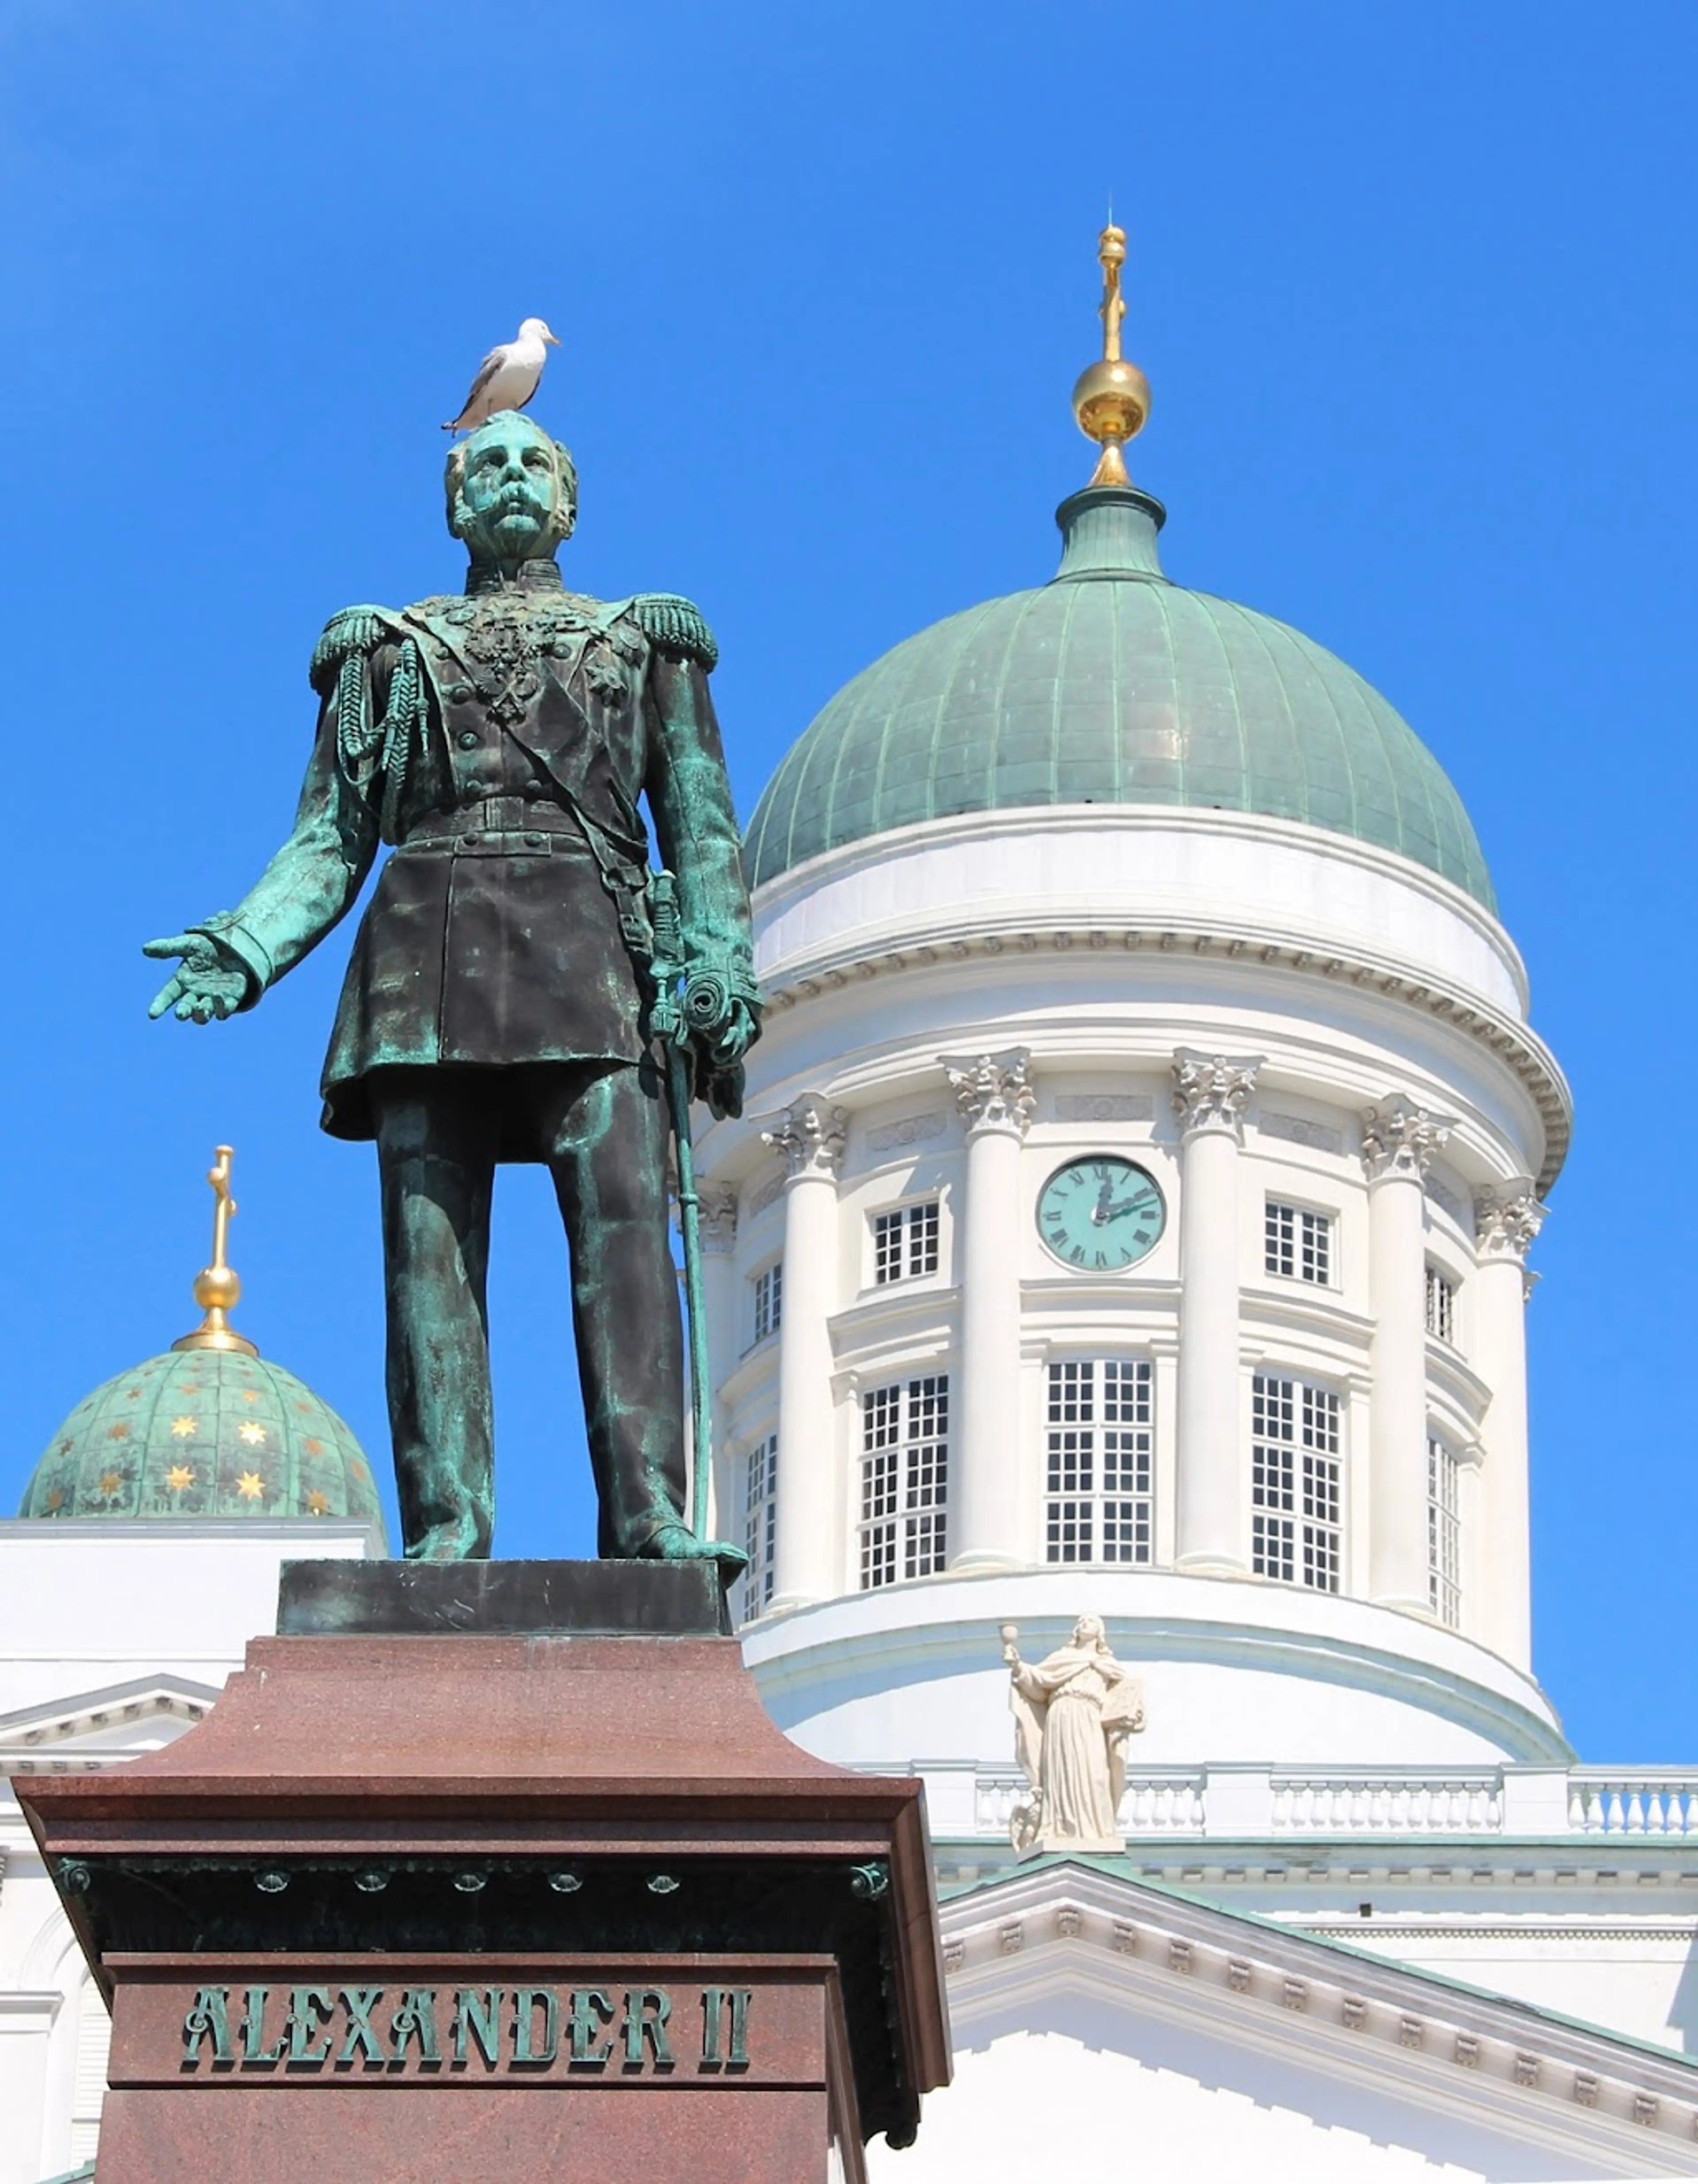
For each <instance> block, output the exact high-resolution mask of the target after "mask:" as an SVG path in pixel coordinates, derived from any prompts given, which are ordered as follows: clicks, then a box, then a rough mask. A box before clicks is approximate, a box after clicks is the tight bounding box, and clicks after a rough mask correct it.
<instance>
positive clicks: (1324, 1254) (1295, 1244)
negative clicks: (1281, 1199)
mask: <svg viewBox="0 0 1698 2184" xmlns="http://www.w3.org/2000/svg"><path fill="white" fill-rule="evenodd" d="M1263 1237H1264V1243H1263V1249H1262V1264H1263V1266H1264V1267H1265V1268H1267V1272H1268V1273H1270V1274H1283V1275H1285V1276H1286V1277H1287V1278H1288V1279H1289V1280H1293V1281H1299V1282H1314V1283H1316V1284H1318V1285H1319V1287H1321V1288H1322V1289H1330V1288H1331V1287H1332V1284H1333V1217H1332V1215H1331V1214H1330V1213H1311V1212H1310V1210H1309V1208H1308V1207H1307V1206H1282V1205H1280V1204H1279V1203H1278V1201H1276V1200H1274V1199H1272V1198H1270V1199H1269V1200H1268V1201H1267V1225H1266V1228H1265V1229H1264V1231H1263Z"/></svg>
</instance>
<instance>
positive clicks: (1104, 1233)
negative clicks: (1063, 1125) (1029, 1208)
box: [1038, 1153, 1167, 1274]
mask: <svg viewBox="0 0 1698 2184" xmlns="http://www.w3.org/2000/svg"><path fill="white" fill-rule="evenodd" d="M1166 1219H1167V1208H1166V1205H1165V1204H1164V1203H1163V1201H1162V1196H1161V1189H1160V1187H1159V1186H1158V1184H1156V1181H1155V1177H1154V1176H1152V1175H1148V1174H1146V1173H1145V1172H1144V1169H1142V1168H1141V1167H1134V1166H1133V1163H1132V1162H1130V1161H1128V1160H1122V1159H1121V1158H1120V1157H1119V1156H1118V1155H1117V1154H1115V1153H1086V1154H1084V1155H1083V1156H1081V1158H1079V1159H1078V1160H1072V1161H1069V1162H1067V1164H1066V1167H1058V1168H1057V1169H1056V1171H1055V1174H1054V1175H1052V1176H1051V1177H1050V1178H1049V1181H1048V1183H1046V1184H1044V1188H1043V1190H1042V1191H1041V1192H1040V1193H1039V1195H1038V1234H1039V1235H1040V1236H1041V1237H1042V1238H1043V1239H1044V1246H1045V1248H1046V1249H1047V1250H1048V1251H1051V1252H1053V1253H1054V1255H1055V1257H1056V1258H1058V1259H1060V1260H1061V1262H1062V1264H1063V1265H1064V1266H1068V1267H1074V1268H1077V1269H1078V1270H1079V1271H1080V1272H1081V1273H1088V1274H1113V1273H1119V1272H1120V1270H1121V1269H1122V1268H1123V1267H1131V1266H1136V1264H1137V1263H1138V1261H1139V1260H1140V1259H1142V1258H1144V1257H1145V1256H1147V1255H1148V1254H1149V1253H1150V1252H1151V1251H1154V1250H1155V1245H1156V1244H1157V1242H1158V1241H1159V1240H1160V1238H1161V1231H1162V1229H1163V1227H1164V1226H1165V1225H1166Z"/></svg>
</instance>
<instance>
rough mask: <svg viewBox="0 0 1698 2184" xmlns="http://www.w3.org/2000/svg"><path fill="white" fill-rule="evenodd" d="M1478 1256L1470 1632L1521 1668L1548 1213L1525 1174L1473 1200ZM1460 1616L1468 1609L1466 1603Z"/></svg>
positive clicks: (1526, 1659)
mask: <svg viewBox="0 0 1698 2184" xmlns="http://www.w3.org/2000/svg"><path fill="white" fill-rule="evenodd" d="M1474 1215H1475V1236H1476V1243H1475V1249H1476V1251H1477V1252H1478V1264H1477V1268H1476V1271H1475V1274H1474V1279H1473V1285H1472V1286H1473V1296H1472V1297H1471V1298H1470V1299H1469V1300H1468V1303H1469V1307H1470V1309H1469V1314H1468V1322H1467V1324H1468V1328H1469V1330H1470V1333H1471V1335H1472V1341H1471V1345H1470V1348H1471V1352H1472V1354H1471V1356H1470V1357H1469V1360H1468V1362H1469V1363H1470V1364H1471V1365H1472V1366H1473V1368H1474V1370H1475V1371H1476V1372H1477V1373H1478V1374H1479V1376H1480V1378H1481V1379H1483V1380H1484V1382H1485V1384H1486V1385H1487V1386H1488V1387H1489V1389H1490V1390H1491V1391H1492V1396H1491V1401H1490V1403H1489V1405H1488V1406H1487V1409H1486V1416H1485V1423H1484V1427H1483V1428H1482V1430H1481V1436H1480V1437H1481V1440H1482V1441H1483V1442H1484V1447H1485V1455H1484V1463H1483V1464H1482V1467H1481V1477H1480V1494H1479V1502H1480V1527H1481V1534H1482V1537H1481V1540H1480V1546H1479V1552H1478V1555H1477V1556H1476V1557H1475V1567H1476V1568H1478V1569H1480V1570H1481V1571H1482V1573H1483V1578H1482V1585H1483V1592H1482V1597H1481V1599H1480V1602H1479V1603H1478V1605H1479V1613H1478V1617H1470V1618H1469V1622H1470V1625H1471V1627H1472V1628H1473V1630H1477V1631H1478V1634H1479V1636H1480V1639H1481V1641H1482V1642H1483V1643H1484V1644H1485V1645H1487V1646H1490V1647H1491V1649H1492V1651H1493V1652H1495V1653H1501V1654H1502V1655H1503V1657H1504V1658H1505V1659H1506V1660H1507V1661H1512V1662H1513V1663H1515V1665H1516V1667H1517V1668H1518V1669H1530V1667H1531V1665H1532V1661H1533V1599H1532V1587H1531V1584H1530V1582H1529V1567H1528V1565H1529V1554H1530V1541H1529V1537H1528V1535H1529V1529H1530V1524H1531V1518H1530V1514H1529V1511H1528V1448H1527V1323H1526V1321H1527V1311H1526V1306H1527V1289H1528V1275H1527V1273H1526V1271H1525V1262H1526V1258H1527V1253H1528V1246H1529V1245H1531V1243H1532V1242H1533V1240H1534V1237H1535V1236H1536V1235H1537V1234H1539V1226H1540V1224H1541V1223H1542V1222H1543V1221H1544V1219H1545V1208H1544V1207H1543V1206H1541V1205H1540V1204H1539V1201H1538V1199H1537V1197H1536V1196H1535V1195H1534V1186H1533V1182H1532V1179H1531V1178H1529V1177H1527V1176H1522V1177H1519V1178H1517V1179H1516V1180H1515V1181H1513V1182H1511V1183H1508V1184H1502V1185H1500V1187H1499V1188H1497V1189H1496V1190H1487V1191H1482V1192H1481V1193H1480V1194H1479V1195H1478V1198H1477V1199H1476V1200H1475V1201H1474ZM1463 1613H1464V1614H1465V1615H1466V1614H1467V1604H1466V1603H1464V1607H1463Z"/></svg>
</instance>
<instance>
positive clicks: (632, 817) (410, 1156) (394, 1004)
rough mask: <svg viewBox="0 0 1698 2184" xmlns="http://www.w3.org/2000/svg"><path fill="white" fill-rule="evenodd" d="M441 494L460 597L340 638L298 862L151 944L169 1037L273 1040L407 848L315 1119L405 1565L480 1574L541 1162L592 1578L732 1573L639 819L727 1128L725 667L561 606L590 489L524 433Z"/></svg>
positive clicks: (474, 460) (485, 437) (628, 606)
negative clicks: (718, 1530)
mask: <svg viewBox="0 0 1698 2184" xmlns="http://www.w3.org/2000/svg"><path fill="white" fill-rule="evenodd" d="M447 487H448V529H449V530H450V532H452V533H453V535H454V537H455V538H459V539H462V540H464V541H465V545H466V548H467V549H468V552H469V554H470V567H469V569H468V571H467V575H466V581H465V591H464V593H460V594H454V595H450V596H445V597H439V598H433V599H421V600H420V601H419V602H418V603H417V604H415V605H413V606H409V607H405V608H403V609H401V610H399V611H398V612H396V611H391V610H388V609H387V608H383V607H370V606H361V607H350V608H348V610H346V611H345V612H343V613H342V614H339V615H337V616H335V617H334V619H333V620H332V621H331V623H330V624H329V626H328V627H327V628H326V630H325V632H324V634H323V636H322V637H321V638H320V640H319V643H318V647H317V649H316V650H315V653H314V655H313V661H312V682H313V688H314V689H315V691H316V692H317V694H318V696H319V699H320V711H319V721H318V733H317V737H316V739H315V743H314V746H313V752H312V756H311V760H310V761H309V765H308V768H307V776H306V782H305V785H304V787H303V789H302V792H301V799H300V805H299V808H298V811H297V812H296V815H295V825H294V831H293V833H292V834H291V835H290V837H289V838H288V840H287V842H286V843H285V844H283V846H282V848H281V850H279V851H278V852H277V854H276V856H275V857H273V858H272V860H271V861H270V864H269V865H268V866H266V867H265V870H264V872H263V873H262V874H261V875H260V877H259V880H258V881H257V882H256V883H255V884H254V886H253V889H251V890H250V891H249V893H248V894H247V895H246V896H244V898H243V899H242V901H241V902H240V903H238V904H237V906H236V907H235V909H234V910H230V911H220V912H219V913H218V914H217V915H216V916H215V917H207V918H204V919H203V920H202V921H201V922H200V923H198V925H193V926H191V927H189V928H187V931H185V932H182V933H178V934H176V935H175V936H174V937H172V938H171V939H163V940H154V941H150V942H148V944H147V951H146V952H147V953H148V955H150V956H159V957H175V958H178V959H180V960H179V961H178V962H177V967H176V968H175V970H174V971H173V972H172V973H171V975H170V978H168V979H167V980H166V982H165V984H164V986H163V987H162V988H161V989H160V991H159V995H157V997H156V998H155V1000H154V1001H153V1011H152V1012H153V1015H154V1016H156V1017H157V1016H160V1015H163V1014H164V1013H165V1012H166V1011H171V1012H173V1013H174V1014H175V1015H176V1016H177V1017H181V1018H183V1019H185V1020H188V1021H192V1022H197V1023H205V1022H209V1021H210V1020H211V1019H213V1018H214V1017H226V1016H229V1015H231V1014H232V1013H233V1012H235V1011H239V1010H242V1009H248V1008H252V1007H253V1006H254V1004H255V1003H256V1002H257V1001H258V1000H259V998H260V996H261V995H263V994H264V992H265V991H266V989H268V988H269V987H270V986H271V985H273V984H274V983H276V980H277V979H279V978H281V977H282V976H283V974H284V972H287V971H288V970H289V969H291V968H292V966H293V965H295V964H296V963H298V962H299V961H300V960H301V959H302V957H303V956H305V955H307V954H308V953H309V951H310V950H312V949H314V948H315V947H316V946H317V945H318V944H319V942H320V940H322V939H324V937H325V935H326V933H329V932H330V930H331V928H332V927H333V926H335V925H336V924H337V922H339V921H340V920H341V918H342V917H343V916H344V915H345V914H346V913H347V911H348V910H349V909H350V908H351V907H352V906H353V905H354V901H355V900H356V898H357V897H358V896H359V892H360V889H361V888H362V887H363V886H364V884H365V880H366V878H367V876H368V875H369V874H370V871H371V868H372V866H373V864H374V862H375V861H376V857H377V854H378V850H379V848H380V846H381V845H382V844H387V845H388V846H389V849H390V855H389V856H388V858H387V861H385V863H384V865H383V867H382V870H381V873H380V874H379V877H378V881H377V886H376V893H375V894H374V895H373V898H372V900H371V904H370V907H369V909H368V910H367V911H366V913H365V921H364V922H363V923H362V925H361V926H360V928H359V937H358V939H356V940H355V942H354V954H353V957H352V960H351V961H350V963H349V965H348V976H347V979H346V982H345V983H344V984H343V987H342V1000H341V1005H340V1006H339V1008H338V1009H337V1017H336V1025H335V1028H334V1030H333V1031H332V1033H331V1042H330V1051H329V1054H328V1056H327V1057H326V1061H325V1066H324V1074H323V1079H322V1088H321V1089H322V1091H323V1095H324V1114H323V1126H324V1128H326V1130H327V1131H329V1132H330V1133H331V1135H332V1136H334V1137H341V1138H354V1139H359V1138H369V1139H374V1140H375V1141H376V1147H377V1162H378V1172H379V1175H380V1178H381V1189H382V1216H383V1251H384V1268H385V1289H386V1295H387V1310H388V1336H387V1387H388V1398H389V1417H390V1424H391V1429H392V1435H393V1440H394V1451H395V1469H396V1476H397V1479H398V1486H399V1492H400V1503H401V1520H402V1529H403V1533H404V1541H405V1550H406V1552H407V1554H408V1555H409V1557H421V1558H424V1559H426V1560H433V1561H452V1560H456V1559H459V1558H461V1557H479V1556H487V1554H488V1553H489V1552H490V1543H491V1538H492V1533H493V1518H494V1473H493V1418H492V1411H491V1402H490V1387H489V1353H488V1342H487V1326H486V1313H485V1273H486V1268H487V1260H488V1249H489V1212H490V1196H491V1190H492V1186H493V1178H494V1173H495V1169H496V1167H497V1166H498V1164H499V1163H500V1162H504V1161H529V1162H542V1163H543V1164H544V1165H546V1166H547V1167H548V1170H549V1173H550V1174H551V1175H552V1177H553V1178H554V1190H555V1193H556V1195H557V1197H558V1199H559V1201H560V1216H561V1219H562V1222H563V1223H564V1225H565V1233H566V1237H567V1240H568V1244H569V1246H570V1251H571V1296H572V1319H573V1326H574V1330H575V1333H576V1343H577V1357H578V1370H579V1378H580V1381H581V1384H582V1390H583V1399H584V1407H585V1414H586V1423H587V1432H588V1440H589V1448H590V1457H591V1461H592V1463H593V1466H594V1471H595V1482H596V1490H597V1494H598V1498H599V1505H600V1522H599V1549H600V1552H601V1553H602V1554H603V1555H606V1556H615V1557H654V1558H660V1559H665V1560H680V1559H695V1558H712V1559H715V1560H717V1561H718V1562H719V1563H721V1566H722V1567H724V1568H727V1571H729V1570H730V1569H732V1568H736V1567H738V1566H740V1564H741V1563H742V1560H743V1557H742V1556H741V1554H740V1552H739V1551H738V1549H737V1548H735V1547H732V1546H727V1545H725V1544H723V1543H721V1542H715V1541H706V1540H703V1539H700V1538H699V1537H698V1536H696V1535H695V1534H694V1532H693V1530H692V1529H691V1528H690V1526H689V1525H688V1524H687V1522H686V1521H685V1501H686V1491H687V1480H686V1457H685V1446H684V1428H683V1367H682V1335H681V1329H680V1322H679V1309H678V1285H677V1274H676V1268H675V1267H674V1264H673V1260H672V1256H671V1243H670V1238H669V1234H668V1227H667V1152H668V1145H669V1134H670V1117H669V1108H668V1101H667V1083H666V1075H667V1072H666V1066H665V1059H664V1058H659V1059H657V1054H656V1051H655V1049H654V1045H653V1044H652V1042H651V1038H650V1034H651V1030H652V1029H653V1027H652V1025H651V1023H650V1021H649V1018H650V1012H651V1008H652V1005H653V1001H654V994H653V992H652V990H651V988H650V983H649V972H650V967H651V963H652V960H653V958H654V952H655V943H654V922H653V918H652V916H651V912H652V911H653V907H654V900H655V895H654V890H653V889H652V888H651V885H650V882H651V874H650V872H649V841H648V836H647V832H646V830H645V827H644V822H643V817H642V816H641V814H640V811H639V799H641V800H643V801H644V802H646V804H647V806H648V811H649V819H650V820H651V821H652V823H653V826H654V834H655V838H656V842H657V845H658V849H659V852H660V860H661V863H662V865H663V866H665V868H666V869H667V870H668V871H669V872H671V874H672V875H673V876H674V881H673V883H668V887H667V893H666V897H665V900H666V901H667V903H668V905H669V911H670V908H671V905H672V903H674V902H676V920H669V922H675V923H676V936H675V937H674V938H673V939H672V940H671V942H670V943H669V953H670V954H672V955H674V956H676V957H678V958H679V959H680V960H679V961H678V963H677V965H676V967H677V968H678V969H680V970H681V971H682V975H683V977H684V978H685V980H686V982H687V989H688V995H689V1000H690V1006H689V1008H688V1025H687V1026H686V1027H685V1028H684V1030H683V1032H682V1041H683V1044H684V1046H685V1050H686V1060H687V1063H688V1070H687V1072H679V1073H678V1074H679V1075H680V1077H683V1076H685V1075H686V1074H687V1075H688V1080H689V1084H690V1089H693V1092H694V1094H695V1095H696V1096H697V1097H699V1098H702V1099H705V1100H707V1101H708V1102H709V1103H710V1106H712V1107H713V1109H714V1111H715V1112H717V1113H732V1114H734V1113H736V1112H738V1109H739V1106H740V1103H741V1097H742V1088H743V1055H744V1054H745V1052H746V1051H747V1050H748V1049H749V1045H751V1043H752V1042H753V1041H754V1039H755V1038H756V1037H757V1036H758V1034H759V1029H760V995H759V992H758V989H757V988H756V986H755V983H754V972H753V961H752V956H751V948H750V935H749V897H748V892H747V889H746V888H745V886H744V883H743V867H742V862H741V857H740V852H739V844H738V828H737V822H736V818H735V816H734V814H733V812H732V800H731V791H730V786H729V783H727V778H726V769H725V760H724V755H723V753H722V750H721V744H720V734H719V728H718V726H717V724H716V722H715V717H714V710H713V703H712V700H711V699H710V695H709V692H708V676H709V672H710V670H711V669H712V667H713V666H714V662H715V658H716V656H717V655H716V649H715V643H714V640H713V638H712V636H711V635H710V632H709V630H708V627H707V625H706V624H705V622H704V621H703V619H702V616H700V614H699V612H698V611H697V610H696V608H695V607H694V606H693V605H692V604H690V602H689V601H688V599H679V598H676V597H674V596H672V595H671V594H667V593H639V594H638V595H637V597H635V598H633V599H616V600H612V601H604V600H600V599H588V598H586V597H584V596H583V595H582V594H581V593H576V592H571V591H568V590H566V589H565V586H564V584H563V583H562V581H561V577H560V568H559V566H558V564H557V562H556V559H555V556H556V554H557V553H558V550H559V549H560V546H561V544H562V543H564V542H565V540H566V539H567V538H570V537H571V532H572V528H573V525H574V523H575V521H576V512H577V475H576V470H575V469H574V467H573V464H572V460H571V455H570V454H568V452H567V450H566V449H565V448H564V447H562V446H560V444H559V443H557V442H556V441H554V440H553V439H551V438H550V437H548V434H547V433H546V432H543V430H542V429H541V428H540V427H539V426H537V425H535V424H533V423H532V422H531V421H529V420H528V419H526V418H525V417H522V416H521V415H518V414H517V412H515V411H513V410H504V411H502V412H500V413H498V415H495V416H493V417H492V418H490V419H489V421H487V423H486V424H484V425H482V426H481V427H480V428H479V429H478V430H477V431H476V432H473V433H472V434H470V437H468V438H466V439H465V440H464V441H462V442H461V443H459V444H458V445H457V446H456V447H455V448H454V452H453V454H451V455H450V457H449V459H448V477H447ZM685 1105H686V1106H687V1105H688V1095H686V1097H685Z"/></svg>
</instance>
